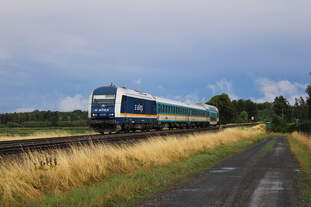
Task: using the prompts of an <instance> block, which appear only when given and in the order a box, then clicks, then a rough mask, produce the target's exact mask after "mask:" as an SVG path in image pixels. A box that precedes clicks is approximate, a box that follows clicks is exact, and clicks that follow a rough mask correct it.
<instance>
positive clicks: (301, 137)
mask: <svg viewBox="0 0 311 207" xmlns="http://www.w3.org/2000/svg"><path fill="white" fill-rule="evenodd" d="M292 137H293V138H294V139H296V140H297V141H299V142H300V143H301V144H303V145H304V146H305V147H307V148H308V149H310V150H311V137H310V136H309V135H307V134H303V133H299V132H293V133H292Z"/></svg>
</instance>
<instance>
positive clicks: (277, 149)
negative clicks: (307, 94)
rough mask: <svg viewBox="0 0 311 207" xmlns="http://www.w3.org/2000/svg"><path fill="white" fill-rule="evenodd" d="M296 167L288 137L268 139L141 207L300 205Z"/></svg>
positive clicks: (146, 202)
mask: <svg viewBox="0 0 311 207" xmlns="http://www.w3.org/2000/svg"><path fill="white" fill-rule="evenodd" d="M270 142H271V143H270ZM268 143H270V145H271V144H273V143H274V145H273V147H272V148H271V149H270V150H267V148H265V146H266V145H267V144H268ZM298 168H299V165H298V163H297V161H296V159H295V158H294V157H293V155H292V154H291V152H290V149H289V145H288V141H287V138H286V137H282V136H281V137H270V138H268V139H266V140H265V141H263V142H261V143H259V144H257V145H255V146H253V147H251V148H249V149H248V150H246V151H244V152H242V153H240V154H238V155H235V156H233V157H231V158H229V159H227V160H225V161H223V162H221V163H219V164H218V165H217V166H215V167H214V168H212V169H209V170H206V171H204V172H203V173H201V174H200V175H197V176H194V177H192V178H190V179H188V180H186V181H183V182H181V183H178V184H176V185H175V186H174V187H173V189H171V190H170V191H168V192H164V193H161V194H160V195H157V196H156V197H154V198H152V199H150V200H147V201H145V202H144V203H143V204H141V205H140V206H141V207H153V206H165V207H167V206H176V207H177V206H178V207H196V206H209V207H218V206H226V207H234V206H250V207H257V206H258V207H259V206H260V207H261V206H262V207H263V206H264V207H272V206H273V207H274V206H277V207H286V206H300V203H299V199H298V190H297V187H296V177H297V170H298Z"/></svg>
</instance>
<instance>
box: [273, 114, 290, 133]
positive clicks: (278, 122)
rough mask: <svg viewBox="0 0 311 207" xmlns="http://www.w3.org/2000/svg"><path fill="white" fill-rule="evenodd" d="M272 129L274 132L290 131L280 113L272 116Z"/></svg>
mask: <svg viewBox="0 0 311 207" xmlns="http://www.w3.org/2000/svg"><path fill="white" fill-rule="evenodd" d="M271 130H272V131H274V132H288V126H287V123H286V121H285V120H284V119H282V118H281V117H280V116H278V115H273V116H272V122H271Z"/></svg>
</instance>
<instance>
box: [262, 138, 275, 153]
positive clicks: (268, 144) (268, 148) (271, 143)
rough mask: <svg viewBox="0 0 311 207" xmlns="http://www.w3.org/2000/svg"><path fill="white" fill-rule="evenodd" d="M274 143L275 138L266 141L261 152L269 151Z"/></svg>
mask: <svg viewBox="0 0 311 207" xmlns="http://www.w3.org/2000/svg"><path fill="white" fill-rule="evenodd" d="M275 143H276V140H275V139H274V140H272V141H270V142H268V143H267V144H266V146H265V147H264V148H263V149H262V152H263V153H264V154H265V153H267V152H270V151H271V150H272V148H273V146H274V145H275Z"/></svg>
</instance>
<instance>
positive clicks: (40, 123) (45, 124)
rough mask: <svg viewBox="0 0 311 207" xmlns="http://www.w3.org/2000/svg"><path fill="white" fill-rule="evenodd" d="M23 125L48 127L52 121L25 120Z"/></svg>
mask: <svg viewBox="0 0 311 207" xmlns="http://www.w3.org/2000/svg"><path fill="white" fill-rule="evenodd" d="M23 126H24V127H50V126H52V123H51V122H49V121H26V122H24V123H23Z"/></svg>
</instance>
